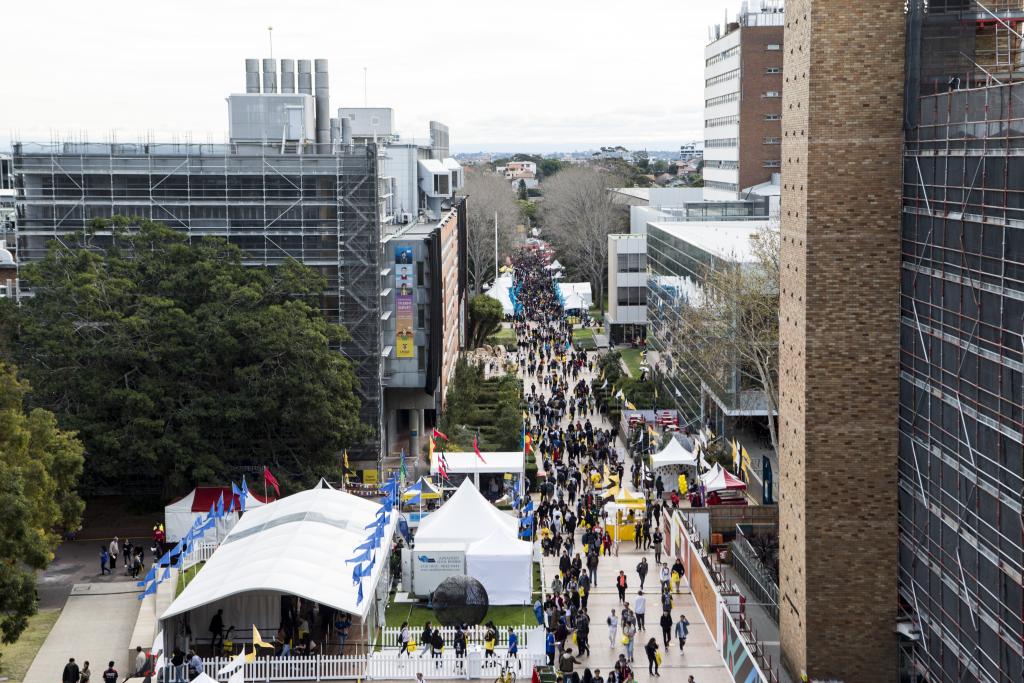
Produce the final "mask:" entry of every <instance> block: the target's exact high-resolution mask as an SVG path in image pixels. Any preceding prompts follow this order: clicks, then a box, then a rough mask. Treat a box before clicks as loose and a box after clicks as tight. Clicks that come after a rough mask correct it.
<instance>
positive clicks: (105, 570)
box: [100, 545, 110, 576]
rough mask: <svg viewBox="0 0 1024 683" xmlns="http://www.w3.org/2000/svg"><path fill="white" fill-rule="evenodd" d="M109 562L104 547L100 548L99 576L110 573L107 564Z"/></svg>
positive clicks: (108, 556)
mask: <svg viewBox="0 0 1024 683" xmlns="http://www.w3.org/2000/svg"><path fill="white" fill-rule="evenodd" d="M109 562H110V555H109V554H108V553H107V547H106V546H102V545H101V546H100V576H103V575H104V574H109V573H110V568H109V567H108V566H107V564H108V563H109Z"/></svg>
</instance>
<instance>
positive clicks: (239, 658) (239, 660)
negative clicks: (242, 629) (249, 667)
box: [217, 644, 245, 683]
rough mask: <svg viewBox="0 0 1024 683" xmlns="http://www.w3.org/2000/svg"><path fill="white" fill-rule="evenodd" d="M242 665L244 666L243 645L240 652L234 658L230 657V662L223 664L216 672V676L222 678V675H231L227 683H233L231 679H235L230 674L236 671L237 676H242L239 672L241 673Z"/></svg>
mask: <svg viewBox="0 0 1024 683" xmlns="http://www.w3.org/2000/svg"><path fill="white" fill-rule="evenodd" d="M243 664H245V645H244V644H243V645H242V651H241V652H239V653H238V654H237V655H235V656H234V657H232V658H231V661H230V662H228V663H227V664H225V665H224V666H223V667H222V668H221V670H220V671H218V672H217V675H218V676H223V675H224V674H228V673H230V674H232V675H231V679H229V683H232V681H233V679H234V677H235V675H234V674H233V673H232V672H233V671H236V670H237V671H238V675H239V676H241V675H242V673H241V672H242V665H243ZM239 680H241V679H239Z"/></svg>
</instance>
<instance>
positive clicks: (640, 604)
mask: <svg viewBox="0 0 1024 683" xmlns="http://www.w3.org/2000/svg"><path fill="white" fill-rule="evenodd" d="M633 613H634V614H636V626H637V628H638V629H640V630H641V631H644V630H646V629H645V628H644V615H646V614H647V598H645V597H644V592H643V591H637V593H636V600H634V601H633Z"/></svg>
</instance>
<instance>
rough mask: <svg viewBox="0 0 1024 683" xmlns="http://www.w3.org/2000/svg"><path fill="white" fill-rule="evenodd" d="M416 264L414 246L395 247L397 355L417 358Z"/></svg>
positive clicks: (397, 356)
mask: <svg viewBox="0 0 1024 683" xmlns="http://www.w3.org/2000/svg"><path fill="white" fill-rule="evenodd" d="M415 286H416V264H415V263H413V250H412V247H395V357H396V358H415V357H416V340H415V336H414V333H415V324H416V323H415V320H416V319H415V308H416V306H415V289H414V288H415Z"/></svg>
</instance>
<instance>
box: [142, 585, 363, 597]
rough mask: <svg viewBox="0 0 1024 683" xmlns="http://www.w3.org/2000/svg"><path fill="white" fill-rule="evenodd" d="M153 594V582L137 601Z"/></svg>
mask: <svg viewBox="0 0 1024 683" xmlns="http://www.w3.org/2000/svg"><path fill="white" fill-rule="evenodd" d="M153 593H156V583H155V582H154V583H151V584H149V586H148V587H147V588H146V590H144V591H142V592H141V593H139V600H145V599H146V596H147V595H153ZM360 594H361V591H360Z"/></svg>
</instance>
